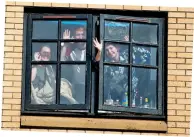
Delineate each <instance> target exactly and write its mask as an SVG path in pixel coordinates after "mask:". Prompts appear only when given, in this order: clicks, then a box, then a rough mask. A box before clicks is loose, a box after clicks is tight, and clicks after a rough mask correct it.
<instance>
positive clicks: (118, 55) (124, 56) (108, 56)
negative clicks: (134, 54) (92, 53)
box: [104, 43, 129, 63]
mask: <svg viewBox="0 0 194 137" xmlns="http://www.w3.org/2000/svg"><path fill="white" fill-rule="evenodd" d="M104 51H105V56H104V61H105V62H117V63H128V59H129V46H128V45H126V44H115V43H105V49H104Z"/></svg>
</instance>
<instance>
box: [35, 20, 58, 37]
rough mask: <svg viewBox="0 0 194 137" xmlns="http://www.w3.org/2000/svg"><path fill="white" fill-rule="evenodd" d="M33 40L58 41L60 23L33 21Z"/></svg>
mask: <svg viewBox="0 0 194 137" xmlns="http://www.w3.org/2000/svg"><path fill="white" fill-rule="evenodd" d="M32 38H33V39H57V38H58V21H33V31H32Z"/></svg>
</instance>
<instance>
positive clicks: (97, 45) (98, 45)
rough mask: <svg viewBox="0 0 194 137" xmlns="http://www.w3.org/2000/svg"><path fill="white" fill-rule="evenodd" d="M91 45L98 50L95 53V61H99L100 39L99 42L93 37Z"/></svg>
mask: <svg viewBox="0 0 194 137" xmlns="http://www.w3.org/2000/svg"><path fill="white" fill-rule="evenodd" d="M93 45H94V47H95V48H96V49H97V50H98V53H97V54H96V58H95V60H96V61H100V58H101V51H102V41H101V43H99V42H98V40H97V38H96V39H93Z"/></svg>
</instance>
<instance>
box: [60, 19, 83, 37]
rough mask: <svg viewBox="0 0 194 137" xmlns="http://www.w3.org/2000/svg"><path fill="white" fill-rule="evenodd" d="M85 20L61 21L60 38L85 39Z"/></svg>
mask: <svg viewBox="0 0 194 137" xmlns="http://www.w3.org/2000/svg"><path fill="white" fill-rule="evenodd" d="M86 28H87V22H86V21H62V22H61V38H62V39H86Z"/></svg>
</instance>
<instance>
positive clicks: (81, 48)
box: [63, 27, 86, 104]
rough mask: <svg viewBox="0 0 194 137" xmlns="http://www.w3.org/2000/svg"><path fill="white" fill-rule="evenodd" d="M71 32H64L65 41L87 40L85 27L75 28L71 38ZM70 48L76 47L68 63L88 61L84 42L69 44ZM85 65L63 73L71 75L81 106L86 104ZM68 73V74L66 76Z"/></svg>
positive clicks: (74, 94)
mask: <svg viewBox="0 0 194 137" xmlns="http://www.w3.org/2000/svg"><path fill="white" fill-rule="evenodd" d="M70 35H71V32H70V31H69V30H68V29H67V30H65V32H64V36H63V38H64V39H70V38H74V39H80V40H81V39H86V30H85V28H84V27H77V28H75V33H74V36H72V37H71V36H70ZM69 46H72V47H74V49H73V50H72V51H71V53H70V56H69V57H68V58H67V59H66V61H86V43H84V42H74V43H71V44H69ZM85 70H86V68H85V65H77V64H76V65H72V67H71V68H69V70H67V71H66V72H63V74H64V75H66V76H67V74H70V75H71V76H69V78H68V79H69V80H70V81H71V83H72V85H73V89H74V90H73V91H74V93H73V96H74V97H75V99H76V100H77V101H78V102H79V103H80V104H85ZM65 73H66V74H65Z"/></svg>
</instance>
